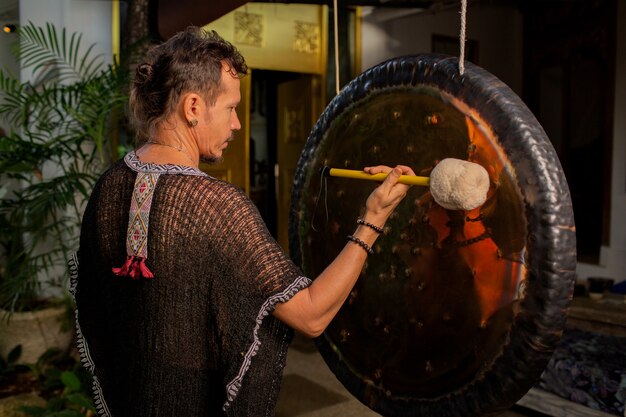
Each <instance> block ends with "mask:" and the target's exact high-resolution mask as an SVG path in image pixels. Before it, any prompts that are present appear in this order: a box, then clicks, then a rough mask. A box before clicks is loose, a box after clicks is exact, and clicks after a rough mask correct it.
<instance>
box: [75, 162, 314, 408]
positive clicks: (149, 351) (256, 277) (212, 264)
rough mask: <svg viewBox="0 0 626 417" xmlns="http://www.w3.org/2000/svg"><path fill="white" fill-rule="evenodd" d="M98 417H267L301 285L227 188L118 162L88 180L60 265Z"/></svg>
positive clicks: (199, 176) (251, 211)
mask: <svg viewBox="0 0 626 417" xmlns="http://www.w3.org/2000/svg"><path fill="white" fill-rule="evenodd" d="M70 271H71V273H72V287H73V288H72V290H73V292H74V294H75V298H76V304H77V328H78V329H77V330H78V344H79V350H80V353H81V356H82V359H83V364H84V365H85V366H86V367H87V368H88V369H89V370H90V371H92V373H93V374H94V376H95V378H94V392H95V404H96V408H97V411H98V414H99V415H100V416H112V417H122V416H132V417H144V416H161V417H163V416H215V415H228V416H272V415H274V408H275V405H276V399H277V395H278V391H279V387H280V381H281V376H282V370H283V368H284V364H285V356H286V352H287V346H288V343H289V341H290V340H291V337H292V331H291V329H289V328H288V327H287V326H285V325H284V324H283V323H282V322H280V321H278V320H277V319H275V318H274V317H273V316H272V315H271V314H270V313H271V311H272V310H273V308H274V306H275V305H276V303H277V302H284V301H287V300H288V299H290V298H291V297H292V296H293V295H294V294H295V293H297V292H298V291H299V290H301V289H302V288H304V287H306V286H308V285H309V284H310V280H309V279H307V278H305V277H303V276H302V274H301V272H300V271H299V269H298V268H297V267H296V266H294V264H293V263H292V262H291V261H290V260H289V259H288V258H287V257H286V255H285V254H284V253H283V252H282V251H281V249H280V247H279V246H278V245H277V243H276V242H275V241H274V239H273V238H272V237H271V235H270V234H269V233H268V231H267V229H266V227H265V225H264V223H263V221H262V219H261V217H260V215H259V213H258V211H257V210H256V207H255V206H254V204H252V202H251V201H250V200H249V199H248V198H247V197H246V196H245V195H244V194H243V193H242V192H241V191H240V190H238V189H237V188H235V187H234V186H232V185H230V184H228V183H226V182H223V181H220V180H217V179H215V178H212V177H209V176H208V175H206V174H204V173H203V172H201V171H199V170H196V169H193V168H189V167H182V166H177V165H155V164H145V163H142V162H141V161H139V160H138V158H137V157H136V155H135V154H134V153H130V154H128V155H127V156H126V157H125V158H124V161H120V162H119V163H118V164H116V165H115V166H114V167H112V168H111V169H110V170H109V171H108V172H106V173H105V174H104V175H103V176H102V178H100V180H99V181H98V183H97V185H96V187H95V188H94V191H93V193H92V195H91V197H90V200H89V203H88V205H87V208H86V211H85V215H84V218H83V224H82V230H81V238H80V249H79V252H78V253H77V254H76V256H75V257H74V258H73V259H72V260H71V262H70Z"/></svg>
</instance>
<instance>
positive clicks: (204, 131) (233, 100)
mask: <svg viewBox="0 0 626 417" xmlns="http://www.w3.org/2000/svg"><path fill="white" fill-rule="evenodd" d="M239 85H240V81H239V78H238V77H237V76H236V75H233V74H232V73H231V72H229V71H228V68H227V67H224V66H222V78H221V81H220V89H221V92H220V93H219V95H218V96H217V100H216V101H215V104H214V105H213V106H211V105H210V103H206V106H207V107H206V112H205V113H204V118H202V120H200V121H199V122H200V123H198V126H197V129H199V130H200V131H199V132H198V133H199V135H198V138H199V143H198V149H199V151H200V159H201V160H203V161H206V162H219V161H221V160H222V153H223V152H224V149H226V147H228V142H230V141H231V140H232V139H233V134H234V131H235V130H239V129H241V123H240V122H239V118H238V117H237V112H236V108H237V105H238V104H239V101H240V100H241V93H240V91H239Z"/></svg>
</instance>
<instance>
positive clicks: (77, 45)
mask: <svg viewBox="0 0 626 417" xmlns="http://www.w3.org/2000/svg"><path fill="white" fill-rule="evenodd" d="M18 35H19V39H20V48H19V51H18V54H17V57H18V59H19V60H20V61H21V63H22V66H23V67H30V68H32V70H33V73H34V74H35V79H37V80H38V81H39V82H46V81H47V80H49V79H54V80H58V81H68V80H76V79H88V78H90V77H92V76H94V75H95V74H96V73H97V72H98V70H99V69H100V67H101V66H102V65H103V60H102V55H95V56H94V55H93V48H94V46H95V44H92V45H90V46H89V47H88V48H87V50H86V51H84V52H83V51H82V50H81V40H82V34H80V33H78V32H74V33H72V34H71V35H70V36H69V39H68V34H67V33H66V30H65V28H64V29H63V30H62V31H61V33H60V34H59V33H58V32H57V30H56V28H55V26H54V25H52V24H50V23H46V28H45V30H44V28H43V27H40V26H36V25H35V24H33V23H32V22H28V24H26V25H24V26H21V27H20V29H19V30H18Z"/></svg>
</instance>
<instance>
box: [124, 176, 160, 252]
mask: <svg viewBox="0 0 626 417" xmlns="http://www.w3.org/2000/svg"><path fill="white" fill-rule="evenodd" d="M160 175H161V174H152V173H150V174H148V173H144V172H139V173H138V174H137V179H136V180H135V187H134V189H133V196H132V200H131V202H130V213H129V216H128V217H129V218H128V231H127V236H126V254H127V255H132V256H140V257H142V258H147V257H148V226H149V222H150V207H152V197H154V190H155V189H156V184H157V181H158V180H159V176H160Z"/></svg>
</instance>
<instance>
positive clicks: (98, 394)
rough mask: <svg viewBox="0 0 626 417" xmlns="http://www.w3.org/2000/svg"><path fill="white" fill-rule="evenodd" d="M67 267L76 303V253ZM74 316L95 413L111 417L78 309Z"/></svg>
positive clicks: (81, 356)
mask: <svg viewBox="0 0 626 417" xmlns="http://www.w3.org/2000/svg"><path fill="white" fill-rule="evenodd" d="M67 265H68V268H69V273H70V292H71V293H72V296H73V297H74V302H75V301H76V287H77V286H78V253H77V252H74V253H73V254H72V255H71V256H70V258H69V259H68V261H67ZM75 315H76V344H77V345H78V353H79V354H80V362H81V364H82V365H83V367H84V368H85V369H86V370H88V371H89V372H90V373H91V374H92V375H93V384H92V391H93V405H94V407H95V408H96V413H97V414H98V416H100V417H111V411H109V407H108V406H107V404H106V402H105V401H104V395H103V394H102V387H101V386H100V381H99V380H98V377H97V376H96V373H95V371H96V365H95V364H94V362H93V359H92V358H91V353H90V352H89V346H88V345H87V340H85V337H84V336H83V332H82V331H81V329H80V324H79V323H78V308H77V309H76V311H75Z"/></svg>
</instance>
